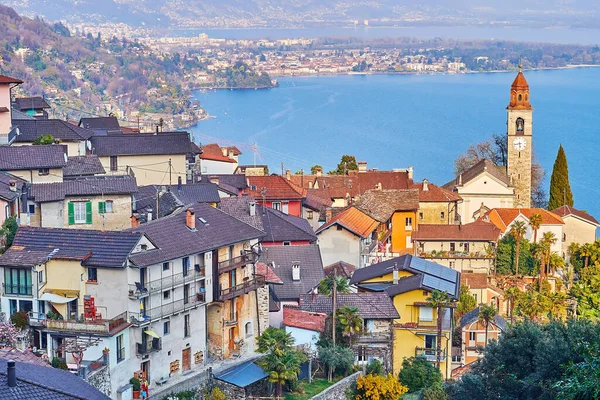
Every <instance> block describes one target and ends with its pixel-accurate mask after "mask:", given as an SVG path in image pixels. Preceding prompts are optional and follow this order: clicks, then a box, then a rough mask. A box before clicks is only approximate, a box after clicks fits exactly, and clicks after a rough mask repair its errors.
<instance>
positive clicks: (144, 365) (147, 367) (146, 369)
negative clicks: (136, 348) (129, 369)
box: [140, 361, 151, 382]
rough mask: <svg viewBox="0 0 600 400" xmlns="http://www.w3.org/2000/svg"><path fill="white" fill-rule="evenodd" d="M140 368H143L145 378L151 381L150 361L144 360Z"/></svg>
mask: <svg viewBox="0 0 600 400" xmlns="http://www.w3.org/2000/svg"><path fill="white" fill-rule="evenodd" d="M140 369H141V370H142V376H143V377H144V379H146V380H147V381H148V382H151V381H150V361H144V362H143V363H142V364H141V365H140Z"/></svg>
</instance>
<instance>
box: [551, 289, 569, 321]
mask: <svg viewBox="0 0 600 400" xmlns="http://www.w3.org/2000/svg"><path fill="white" fill-rule="evenodd" d="M549 297H550V302H549V310H548V312H549V314H550V319H552V320H558V319H562V318H563V316H564V314H565V310H566V308H567V299H566V296H565V294H564V293H550V294H549Z"/></svg>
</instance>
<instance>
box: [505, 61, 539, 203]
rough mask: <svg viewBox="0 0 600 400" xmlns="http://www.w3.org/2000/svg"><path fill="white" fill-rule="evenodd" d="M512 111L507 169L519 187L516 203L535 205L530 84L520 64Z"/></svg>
mask: <svg viewBox="0 0 600 400" xmlns="http://www.w3.org/2000/svg"><path fill="white" fill-rule="evenodd" d="M506 110H507V112H508V119H507V128H508V130H507V135H508V165H507V169H506V172H507V174H508V176H509V178H510V179H511V182H512V185H513V186H514V188H515V207H520V208H529V207H531V162H532V144H533V143H532V133H533V132H532V127H533V124H532V116H533V108H532V107H531V103H530V102H529V84H528V83H527V80H526V79H525V75H524V74H523V71H522V70H521V65H519V73H518V74H517V77H516V78H515V80H514V82H513V84H512V86H511V88H510V103H509V104H508V107H506Z"/></svg>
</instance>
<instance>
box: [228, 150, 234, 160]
mask: <svg viewBox="0 0 600 400" xmlns="http://www.w3.org/2000/svg"><path fill="white" fill-rule="evenodd" d="M227 157H229V158H231V159H232V160H233V159H234V158H235V157H234V155H233V149H227Z"/></svg>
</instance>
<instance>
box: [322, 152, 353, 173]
mask: <svg viewBox="0 0 600 400" xmlns="http://www.w3.org/2000/svg"><path fill="white" fill-rule="evenodd" d="M348 171H358V163H357V162H356V157H354V156H351V155H348V154H344V155H343V156H342V159H341V160H340V163H339V164H338V166H337V168H336V169H335V170H333V171H329V174H331V175H344V174H346V175H347V174H348Z"/></svg>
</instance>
